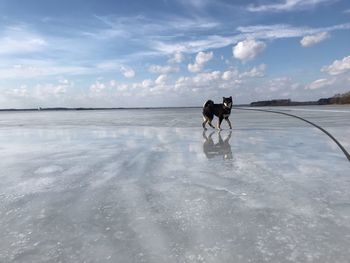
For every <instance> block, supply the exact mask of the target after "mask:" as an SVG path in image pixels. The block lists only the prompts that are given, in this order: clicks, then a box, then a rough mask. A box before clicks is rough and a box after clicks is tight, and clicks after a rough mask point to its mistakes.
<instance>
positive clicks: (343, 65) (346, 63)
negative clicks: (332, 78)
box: [321, 56, 350, 75]
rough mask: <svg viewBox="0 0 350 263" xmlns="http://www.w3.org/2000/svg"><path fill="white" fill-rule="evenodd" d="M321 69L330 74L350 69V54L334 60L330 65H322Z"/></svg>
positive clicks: (337, 73)
mask: <svg viewBox="0 0 350 263" xmlns="http://www.w3.org/2000/svg"><path fill="white" fill-rule="evenodd" d="M321 71H322V72H327V73H328V74H330V75H339V74H342V73H345V72H347V71H350V56H347V57H344V58H343V59H342V60H335V61H334V62H333V63H332V64H331V65H329V66H324V67H323V68H322V69H321Z"/></svg>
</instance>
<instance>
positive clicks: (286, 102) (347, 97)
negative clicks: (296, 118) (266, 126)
mask: <svg viewBox="0 0 350 263" xmlns="http://www.w3.org/2000/svg"><path fill="white" fill-rule="evenodd" d="M329 104H350V91H349V92H346V93H343V94H336V95H334V96H333V97H330V98H321V99H319V100H317V101H301V102H300V101H292V100H290V99H276V100H262V101H254V102H252V103H250V106H255V107H257V106H258V107H263V106H299V105H329Z"/></svg>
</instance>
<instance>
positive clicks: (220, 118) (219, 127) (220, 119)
mask: <svg viewBox="0 0 350 263" xmlns="http://www.w3.org/2000/svg"><path fill="white" fill-rule="evenodd" d="M223 119H224V118H223V117H219V120H218V130H219V131H221V122H222V120H223Z"/></svg>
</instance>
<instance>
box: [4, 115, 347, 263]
mask: <svg viewBox="0 0 350 263" xmlns="http://www.w3.org/2000/svg"><path fill="white" fill-rule="evenodd" d="M293 113H295V114H297V115H300V116H307V117H308V118H309V119H311V120H313V121H315V122H316V123H320V124H321V125H323V126H325V127H327V129H328V130H331V131H332V132H334V134H337V136H336V137H337V138H339V139H340V140H341V141H342V142H343V143H344V145H349V139H348V137H346V136H345V135H346V134H348V133H347V131H349V121H347V122H344V120H349V113H347V112H345V113H341V112H340V113H339V112H332V113H328V112H326V113H327V114H326V116H328V115H332V116H331V117H332V118H333V117H334V120H335V122H336V123H334V125H333V124H332V121H331V119H330V117H327V118H326V119H323V118H322V116H323V115H324V112H317V111H316V112H315V111H310V112H308V111H299V112H293ZM231 119H232V123H234V129H233V131H232V132H229V131H228V130H224V131H222V132H221V133H220V134H219V133H218V132H216V131H215V132H214V133H212V131H211V130H208V131H206V132H204V133H203V131H202V129H201V118H200V111H199V110H198V109H187V110H163V111H162V110H155V111H144V112H141V111H135V110H134V111H122V112H120V111H109V112H38V113H1V121H0V125H1V126H0V127H1V128H0V133H1V136H0V157H1V160H2V161H1V163H0V171H1V173H0V176H1V183H0V214H1V217H0V232H1V233H2V238H1V239H0V262H59V261H62V262H83V261H86V262H248V261H249V260H250V261H251V262H264V261H265V262H348V258H349V257H350V252H349V250H348V248H349V247H350V223H349V222H350V201H349V200H350V192H349V189H350V178H349V176H348V175H349V174H350V173H349V172H350V166H349V163H348V162H347V160H346V159H345V157H344V156H343V155H342V152H341V151H340V150H339V149H338V148H337V147H334V145H333V144H334V143H332V142H330V141H329V139H328V138H327V137H326V136H325V135H324V134H322V133H321V132H319V131H318V130H316V129H314V128H310V127H309V126H307V125H305V124H303V123H301V122H300V121H298V120H294V119H290V118H286V117H282V116H278V115H271V114H265V113H253V112H242V111H239V112H238V111H234V113H233V116H232V118H231ZM341 122H342V123H341ZM328 127H329V128H328Z"/></svg>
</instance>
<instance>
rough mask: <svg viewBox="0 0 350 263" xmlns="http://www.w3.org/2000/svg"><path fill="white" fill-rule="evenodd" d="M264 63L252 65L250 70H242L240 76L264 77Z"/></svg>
mask: <svg viewBox="0 0 350 263" xmlns="http://www.w3.org/2000/svg"><path fill="white" fill-rule="evenodd" d="M266 68H267V66H266V64H261V65H259V66H257V67H253V68H252V69H251V70H249V71H246V72H243V73H242V74H240V77H241V78H244V77H249V78H262V77H265V72H266Z"/></svg>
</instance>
